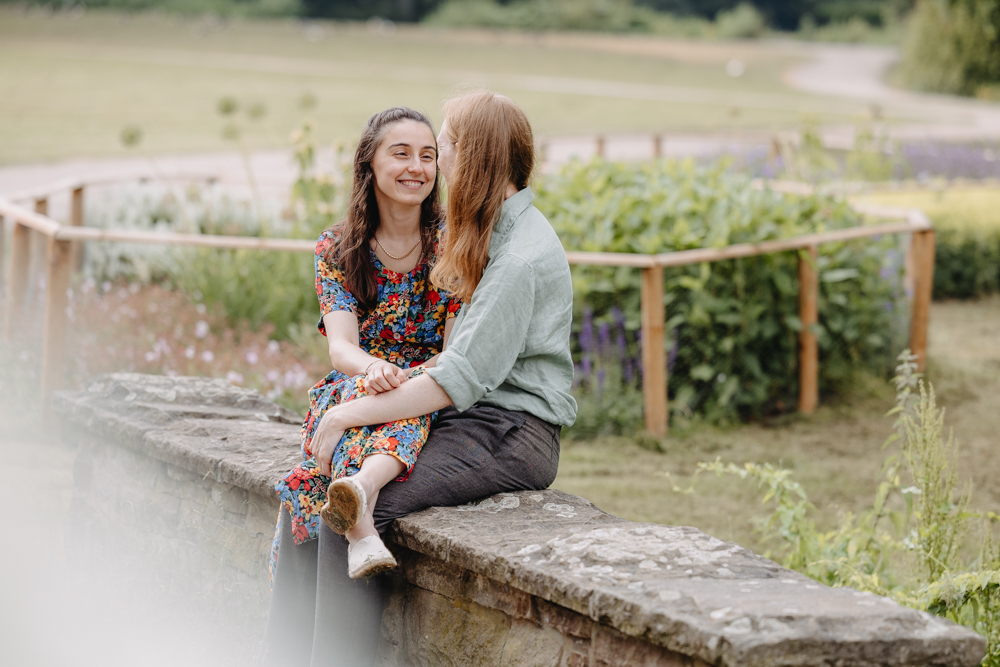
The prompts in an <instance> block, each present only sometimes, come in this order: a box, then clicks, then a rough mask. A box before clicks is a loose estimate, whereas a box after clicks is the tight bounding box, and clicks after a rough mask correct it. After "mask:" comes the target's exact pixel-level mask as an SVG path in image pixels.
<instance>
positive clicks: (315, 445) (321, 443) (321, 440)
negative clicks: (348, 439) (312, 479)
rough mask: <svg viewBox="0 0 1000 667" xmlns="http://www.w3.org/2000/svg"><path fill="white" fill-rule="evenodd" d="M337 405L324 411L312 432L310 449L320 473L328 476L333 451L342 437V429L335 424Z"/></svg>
mask: <svg viewBox="0 0 1000 667" xmlns="http://www.w3.org/2000/svg"><path fill="white" fill-rule="evenodd" d="M336 410H337V406H334V407H332V408H330V409H329V410H327V411H326V414H324V415H323V418H322V419H320V420H319V426H317V427H316V433H314V434H313V439H312V450H313V456H315V457H316V463H317V464H318V465H319V472H320V474H323V475H326V476H327V477H330V466H331V464H332V462H333V452H334V450H336V449H337V445H339V444H340V439H341V438H343V437H344V429H342V428H338V427H337V426H336V425H335V421H336Z"/></svg>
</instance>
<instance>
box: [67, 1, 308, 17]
mask: <svg viewBox="0 0 1000 667" xmlns="http://www.w3.org/2000/svg"><path fill="white" fill-rule="evenodd" d="M53 4H61V5H62V6H63V7H65V8H70V7H73V6H77V5H76V3H73V2H62V3H53ZM81 4H82V3H81ZM86 6H87V7H88V8H107V9H118V10H128V11H146V10H154V9H155V10H158V11H165V12H171V13H175V14H217V15H219V16H227V17H230V16H231V17H236V16H255V17H277V16H295V15H296V14H298V13H299V9H300V7H299V0H89V1H88V2H87V3H86Z"/></svg>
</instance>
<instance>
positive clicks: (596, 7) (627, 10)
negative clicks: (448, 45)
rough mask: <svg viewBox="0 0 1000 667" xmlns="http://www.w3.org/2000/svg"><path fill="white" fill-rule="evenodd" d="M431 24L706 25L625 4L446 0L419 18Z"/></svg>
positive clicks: (622, 28)
mask: <svg viewBox="0 0 1000 667" xmlns="http://www.w3.org/2000/svg"><path fill="white" fill-rule="evenodd" d="M424 22H426V23H429V24H432V25H447V26H479V27H484V28H506V29H519V30H588V31H600V32H656V33H667V34H676V35H685V36H690V37H698V36H701V35H702V34H704V33H705V32H706V27H707V26H708V25H709V24H708V22H707V21H705V20H702V19H697V18H679V17H673V16H670V15H668V14H663V13H660V12H657V11H655V10H653V9H650V8H649V7H636V6H635V5H634V4H633V3H632V1H631V0H515V1H514V2H497V1H496V0H447V1H446V2H444V3H442V4H441V6H440V7H438V9H436V10H435V11H434V12H433V13H432V14H430V15H429V16H428V17H427V18H425V19H424Z"/></svg>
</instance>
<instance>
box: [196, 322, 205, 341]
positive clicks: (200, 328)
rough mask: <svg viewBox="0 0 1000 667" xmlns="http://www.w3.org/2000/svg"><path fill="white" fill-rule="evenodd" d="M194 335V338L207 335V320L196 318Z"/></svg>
mask: <svg viewBox="0 0 1000 667" xmlns="http://www.w3.org/2000/svg"><path fill="white" fill-rule="evenodd" d="M194 335H195V338H204V337H205V336H207V335H208V322H206V321H205V320H198V322H197V323H196V324H195V325H194Z"/></svg>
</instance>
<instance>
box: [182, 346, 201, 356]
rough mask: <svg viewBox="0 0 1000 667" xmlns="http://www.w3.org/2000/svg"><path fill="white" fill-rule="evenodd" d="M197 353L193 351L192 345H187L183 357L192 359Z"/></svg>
mask: <svg viewBox="0 0 1000 667" xmlns="http://www.w3.org/2000/svg"><path fill="white" fill-rule="evenodd" d="M197 353H198V351H197V350H195V349H194V345H188V346H187V349H185V350H184V356H185V357H187V358H188V359H194V355H196V354H197Z"/></svg>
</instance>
